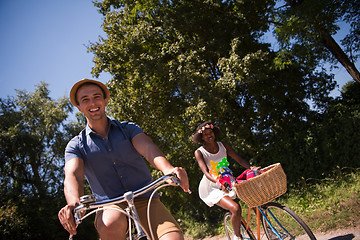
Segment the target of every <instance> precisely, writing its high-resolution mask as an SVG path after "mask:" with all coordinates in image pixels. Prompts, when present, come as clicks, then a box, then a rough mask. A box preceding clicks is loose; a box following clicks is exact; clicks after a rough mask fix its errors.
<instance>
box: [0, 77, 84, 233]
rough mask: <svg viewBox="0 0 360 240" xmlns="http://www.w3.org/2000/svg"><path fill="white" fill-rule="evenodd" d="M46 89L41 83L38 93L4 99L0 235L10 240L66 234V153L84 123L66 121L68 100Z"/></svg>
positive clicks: (0, 119)
mask: <svg viewBox="0 0 360 240" xmlns="http://www.w3.org/2000/svg"><path fill="white" fill-rule="evenodd" d="M46 87H47V84H45V83H41V84H39V85H38V86H37V87H36V90H35V92H34V93H27V92H26V91H18V95H17V96H16V97H15V98H10V97H8V98H7V99H0V107H1V111H0V128H1V129H0V146H1V147H0V149H1V152H0V156H1V157H0V161H1V162H0V185H1V187H0V189H1V190H0V206H1V209H0V226H1V227H0V229H1V231H0V236H1V238H4V239H20V238H21V239H56V237H61V236H62V237H63V238H65V237H66V234H65V232H64V231H63V230H62V226H61V225H60V223H59V221H58V219H57V212H58V211H59V209H60V207H61V206H63V205H64V204H65V201H64V197H63V194H62V180H63V170H62V167H63V164H64V163H63V154H64V148H65V145H66V144H67V142H68V140H69V139H70V138H71V137H72V136H73V135H72V134H73V131H76V132H78V130H79V127H76V124H72V123H68V124H67V123H65V122H64V121H65V119H66V118H67V116H68V113H69V112H71V111H72V107H71V105H70V102H69V101H68V99H66V98H64V99H59V100H58V101H54V100H52V99H51V98H50V97H49V91H48V90H47V88H46ZM44 229H46V231H44ZM59 233H60V234H59ZM61 233H62V234H61Z"/></svg>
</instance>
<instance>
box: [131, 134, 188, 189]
mask: <svg viewBox="0 0 360 240" xmlns="http://www.w3.org/2000/svg"><path fill="white" fill-rule="evenodd" d="M131 141H132V144H133V145H134V147H135V149H136V150H137V151H138V152H139V153H140V154H141V155H142V156H144V157H145V159H146V160H147V161H149V162H150V163H151V165H153V166H154V167H155V168H156V169H159V170H160V171H162V172H163V173H164V175H167V174H170V173H174V174H176V176H177V177H178V178H179V180H180V186H181V187H182V189H183V190H184V191H185V192H188V191H189V180H188V177H187V174H186V171H185V170H184V169H183V168H181V167H174V166H173V165H171V164H170V162H169V161H168V160H167V159H166V158H165V155H164V153H163V152H162V151H161V150H160V149H159V147H158V146H157V145H156V144H155V143H154V142H153V141H152V139H151V138H150V137H149V136H148V135H146V134H145V133H139V134H137V135H136V136H135V137H133V139H132V140H131Z"/></svg>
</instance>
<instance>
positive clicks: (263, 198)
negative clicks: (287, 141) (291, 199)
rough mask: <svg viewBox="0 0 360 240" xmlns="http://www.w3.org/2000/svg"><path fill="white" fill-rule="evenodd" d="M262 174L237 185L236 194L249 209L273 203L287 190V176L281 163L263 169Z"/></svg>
mask: <svg viewBox="0 0 360 240" xmlns="http://www.w3.org/2000/svg"><path fill="white" fill-rule="evenodd" d="M261 171H262V174H260V175H258V176H256V177H253V178H251V179H249V180H246V181H244V182H242V183H239V184H235V185H234V187H235V192H236V195H237V196H238V198H240V200H241V201H243V202H245V203H246V204H247V205H248V206H249V207H256V206H260V205H263V204H265V203H268V202H270V201H272V200H273V199H275V198H277V197H279V196H281V195H282V194H284V193H285V192H286V190H287V188H286V183H287V182H286V175H285V172H284V170H283V169H282V167H281V165H280V163H276V164H273V165H270V166H268V167H266V168H263V169H261Z"/></svg>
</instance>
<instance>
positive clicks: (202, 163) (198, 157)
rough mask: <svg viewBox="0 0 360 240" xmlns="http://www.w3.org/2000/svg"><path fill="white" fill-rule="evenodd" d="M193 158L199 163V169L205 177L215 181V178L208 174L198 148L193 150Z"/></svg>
mask: <svg viewBox="0 0 360 240" xmlns="http://www.w3.org/2000/svg"><path fill="white" fill-rule="evenodd" d="M195 158H196V161H197V162H198V164H199V167H200V169H201V171H202V172H203V173H204V174H205V176H206V177H207V179H209V180H210V181H212V182H214V183H216V179H215V178H214V177H213V176H212V175H211V174H210V172H209V169H208V167H207V166H206V163H205V160H204V157H203V155H202V153H201V151H200V150H196V151H195Z"/></svg>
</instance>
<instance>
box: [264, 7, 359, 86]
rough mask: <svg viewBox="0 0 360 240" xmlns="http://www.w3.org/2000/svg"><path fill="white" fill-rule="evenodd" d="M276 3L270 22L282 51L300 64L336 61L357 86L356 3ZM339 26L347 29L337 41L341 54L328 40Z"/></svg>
mask: <svg viewBox="0 0 360 240" xmlns="http://www.w3.org/2000/svg"><path fill="white" fill-rule="evenodd" d="M279 2H280V4H279V5H281V6H278V7H277V8H274V9H273V11H272V12H273V14H272V17H271V19H272V22H273V23H274V33H275V36H277V39H278V41H279V43H280V46H281V49H282V51H285V52H286V51H290V52H291V53H292V54H295V55H296V56H298V57H299V60H300V61H303V62H304V64H315V65H318V64H319V61H330V62H335V59H336V60H337V61H338V62H339V63H341V64H342V65H343V67H344V68H345V69H346V70H347V71H348V73H349V74H350V75H351V77H352V78H353V79H354V80H355V81H357V82H360V73H359V70H358V69H357V68H356V66H355V64H354V63H355V61H356V59H357V57H358V54H359V48H358V46H359V42H360V41H359V40H360V39H359V34H358V33H359V25H360V14H359V11H358V9H359V7H360V2H359V1H353V0H346V1H340V0H336V1H333V0H321V1H309V0H300V1H298V0H285V1H279ZM284 2H285V4H282V3H284ZM339 22H346V23H348V24H349V26H350V30H349V32H348V34H347V35H346V36H345V38H344V39H343V40H341V43H342V44H343V46H344V48H345V51H344V50H343V49H342V48H341V47H340V46H339V44H338V43H337V42H336V41H335V40H334V38H333V37H332V35H334V34H335V33H336V32H337V31H338V30H339V29H340V27H339ZM347 54H349V56H348V55H347Z"/></svg>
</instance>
